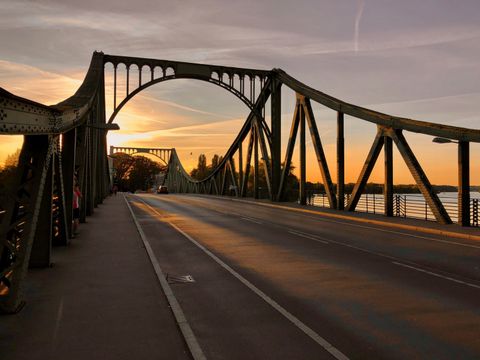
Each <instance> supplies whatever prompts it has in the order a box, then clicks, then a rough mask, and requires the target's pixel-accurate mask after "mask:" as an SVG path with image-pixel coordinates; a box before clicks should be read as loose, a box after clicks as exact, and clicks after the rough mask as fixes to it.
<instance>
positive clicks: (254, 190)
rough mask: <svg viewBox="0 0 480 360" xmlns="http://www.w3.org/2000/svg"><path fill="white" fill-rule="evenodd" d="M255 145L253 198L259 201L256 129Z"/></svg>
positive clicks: (256, 134)
mask: <svg viewBox="0 0 480 360" xmlns="http://www.w3.org/2000/svg"><path fill="white" fill-rule="evenodd" d="M253 131H254V136H255V139H254V143H253V197H254V198H255V199H258V133H257V129H256V128H255V127H254V128H253Z"/></svg>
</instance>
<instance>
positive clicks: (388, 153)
mask: <svg viewBox="0 0 480 360" xmlns="http://www.w3.org/2000/svg"><path fill="white" fill-rule="evenodd" d="M383 141H384V144H383V145H384V146H385V148H384V157H385V183H384V185H383V196H384V200H383V206H384V210H385V216H393V146H392V138H390V137H389V136H384V138H383Z"/></svg>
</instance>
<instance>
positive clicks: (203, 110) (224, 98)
mask: <svg viewBox="0 0 480 360" xmlns="http://www.w3.org/2000/svg"><path fill="white" fill-rule="evenodd" d="M0 9H1V12H0V49H1V50H0V87H3V88H5V89H6V90H8V91H10V92H12V93H14V94H16V95H19V96H23V97H26V98H29V99H32V100H35V101H38V102H41V103H45V104H55V103H57V102H59V101H61V100H63V99H65V98H67V97H69V96H70V95H72V94H73V93H74V92H75V90H76V89H77V88H78V87H79V85H80V84H81V82H82V80H83V78H84V76H85V73H86V70H87V68H88V64H89V62H90V58H91V55H92V52H93V51H94V50H98V51H103V52H105V53H107V54H115V55H128V56H139V57H149V58H158V59H171V60H179V61H189V62H201V63H213V64H221V65H230V66H237V67H251V68H258V69H266V70H268V69H272V68H282V69H283V70H285V71H286V72H288V73H289V74H290V75H292V76H294V77H295V78H297V79H299V80H301V81H303V82H305V83H306V84H308V85H310V86H312V87H314V88H316V89H318V90H321V91H323V92H326V93H327V94H330V95H332V96H335V97H338V98H340V99H342V100H344V101H347V102H350V103H353V104H357V105H361V106H364V107H369V108H372V109H375V110H379V111H382V112H386V113H390V114H392V115H400V116H405V117H410V118H415V119H418V120H425V121H431V122H438V123H443V124H449V125H455V126H462V127H468V128H476V129H478V128H480V61H479V59H480V21H479V19H480V1H478V0H462V1H458V0H448V1H447V0H422V1H418V0H402V1H398V0H364V1H362V0H359V1H357V0H330V1H327V0H311V1H307V0H297V1H283V0H281V1H259V0H256V1H250V0H244V1H221V0H209V1H202V0H196V1H190V0H183V1H162V0H158V1H157V0H136V1H124V0H117V1H113V0H104V1H98V0H82V1H72V0H63V1H53V0H52V1H50V0H39V1H22V0H15V1H12V0H8V1H5V0H0ZM109 70H110V69H109V68H108V67H107V78H106V80H107V96H108V95H111V93H112V89H111V86H109V85H110V83H111V81H110V80H111V78H110V77H109V74H110V71H109ZM283 94H284V97H283V99H282V101H283V103H282V124H283V129H282V130H283V133H284V135H283V143H284V147H285V143H286V138H287V136H288V132H289V130H290V129H289V126H290V123H291V117H292V112H293V106H294V102H295V98H294V93H293V92H292V91H289V90H288V89H284V92H283ZM107 105H110V106H109V108H108V111H107V114H109V113H110V112H111V99H110V98H109V97H108V98H107ZM314 110H315V115H316V117H317V123H318V126H319V130H320V132H321V137H322V141H323V143H324V147H325V151H326V152H327V157H328V161H329V164H330V169H331V172H332V174H335V165H336V164H335V142H336V138H335V134H336V128H335V124H336V122H335V116H336V114H335V113H334V112H333V111H331V110H328V109H325V108H322V107H321V106H320V105H314ZM247 115H248V111H247V108H246V107H245V106H244V105H243V104H242V103H241V102H240V101H239V100H238V99H237V98H235V97H234V96H233V95H231V94H229V93H228V92H226V91H224V90H222V89H220V88H218V87H215V86H214V85H210V84H206V83H203V82H196V81H194V80H174V81H169V82H165V83H161V84H158V85H156V86H153V87H151V88H149V89H148V90H147V91H145V92H142V93H140V94H139V95H138V96H136V97H135V98H134V99H133V100H132V101H131V102H130V103H129V104H128V105H127V106H126V107H125V108H124V109H123V110H122V111H121V112H120V114H119V116H118V117H117V119H116V121H115V122H116V123H118V124H119V125H120V127H121V130H120V131H119V132H116V133H115V134H111V135H110V136H109V143H110V144H111V145H117V146H121V145H131V146H151V147H176V148H177V149H178V151H179V153H180V157H181V159H182V161H183V162H184V163H185V165H186V167H187V168H191V167H192V166H193V165H194V164H195V162H196V159H197V157H198V155H199V154H200V153H205V154H207V158H209V159H210V158H211V156H212V155H213V154H215V153H218V154H223V153H224V152H225V151H226V149H227V148H228V146H229V145H230V143H231V142H232V140H233V139H234V137H235V135H236V134H237V133H238V131H239V129H240V127H241V125H242V123H243V121H244V120H245V118H246V116H247ZM374 134H375V126H374V125H372V124H369V123H365V122H362V121H361V120H358V119H354V118H349V117H347V118H346V144H347V145H346V161H347V164H346V165H347V174H346V175H347V178H346V180H347V181H352V182H353V181H355V180H356V178H357V176H358V173H359V171H360V168H361V166H362V165H363V161H364V158H365V156H366V154H367V152H368V149H369V147H370V145H371V142H372V141H373V136H374ZM406 136H407V139H408V140H409V141H410V143H411V146H412V148H413V149H414V151H415V153H416V155H417V156H418V159H419V161H420V163H421V164H422V166H423V167H424V169H425V170H426V172H427V175H428V176H429V177H430V180H431V182H432V183H436V184H456V179H457V174H456V171H457V169H456V156H457V153H456V151H457V149H456V146H455V145H454V144H445V145H438V144H433V143H432V142H431V140H432V137H429V136H422V135H416V134H409V133H407V134H406ZM19 144H21V137H20V138H19V137H11V136H10V137H9V136H0V163H2V162H3V161H4V160H5V157H6V155H7V154H9V153H12V152H14V151H15V149H16V148H17V147H19V146H20V145H19ZM308 146H309V150H310V151H309V153H308V159H309V168H308V179H309V180H311V181H316V180H319V171H318V169H317V167H316V165H315V163H314V160H315V158H314V154H313V152H312V147H311V141H310V142H309V145H308ZM471 151H472V155H471V156H472V160H471V162H472V177H471V182H472V183H473V184H480V146H479V145H477V144H473V145H472V146H471ZM395 159H396V167H395V182H396V183H412V182H413V179H412V178H411V176H410V175H409V174H408V173H407V171H406V168H405V166H404V165H403V164H402V162H401V161H400V158H399V155H398V153H396V154H395ZM293 161H294V165H298V156H297V155H295V158H294V160H293ZM371 180H373V181H378V182H381V181H382V180H383V158H382V156H381V157H380V159H379V162H378V165H377V167H376V170H375V172H374V174H373V176H372V178H371ZM334 181H336V180H335V177H334Z"/></svg>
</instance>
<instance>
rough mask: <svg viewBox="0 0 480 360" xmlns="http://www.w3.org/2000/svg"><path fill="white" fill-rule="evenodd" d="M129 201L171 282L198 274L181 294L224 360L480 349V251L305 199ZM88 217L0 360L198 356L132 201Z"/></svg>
mask: <svg viewBox="0 0 480 360" xmlns="http://www.w3.org/2000/svg"><path fill="white" fill-rule="evenodd" d="M128 200H129V203H130V204H131V207H132V209H133V213H134V215H135V217H136V219H137V220H138V223H139V226H140V227H141V229H142V231H143V236H144V239H147V241H148V242H149V244H151V249H152V252H153V254H154V255H153V256H154V258H155V259H156V260H157V261H158V263H159V264H160V266H161V268H162V269H163V272H164V273H165V274H166V273H168V274H170V276H172V275H175V276H176V275H187V274H189V275H192V276H193V277H194V280H195V283H181V282H175V279H174V278H172V277H171V278H170V279H173V280H174V281H173V283H172V284H171V285H170V286H171V289H172V290H173V293H174V294H175V296H176V297H177V299H178V302H179V304H180V306H181V307H182V309H183V311H184V313H185V317H186V319H187V321H188V322H189V323H190V325H191V329H192V330H193V333H194V335H195V336H196V338H197V340H198V343H199V344H200V347H201V349H202V350H203V352H204V353H205V355H206V356H207V358H209V359H225V358H228V359H245V358H251V359H269V358H270V359H280V358H288V359H296V358H298V359H309V358H312V359H323V358H325V359H328V358H337V359H341V358H343V357H342V356H343V354H346V355H347V356H349V357H351V358H362V357H363V358H377V359H380V358H407V357H428V356H431V357H436V358H459V357H462V358H476V357H477V358H478V355H479V354H480V342H479V340H478V339H480V336H479V335H480V333H479V328H478V326H475V324H477V325H478V324H479V323H480V322H479V321H480V312H479V311H478V309H479V307H478V305H479V302H478V301H479V300H478V299H479V297H478V292H479V291H480V290H479V289H480V272H479V269H478V261H479V259H480V243H479V242H475V241H471V240H467V239H454V238H451V237H445V236H439V235H433V234H425V233H418V232H413V231H412V230H407V229H403V230H402V229H398V228H397V229H393V228H384V227H383V228H381V229H383V231H378V230H377V229H378V225H376V224H373V223H370V224H366V223H365V221H372V220H374V221H377V220H379V219H383V220H385V221H387V220H386V219H385V218H382V217H379V216H376V217H375V216H371V215H367V214H355V215H354V217H357V220H358V219H360V220H361V221H363V223H361V222H354V223H353V224H356V225H360V226H361V227H356V226H351V224H352V221H351V220H347V219H339V218H337V219H334V218H325V217H319V216H315V215H314V214H311V213H303V214H301V213H295V212H294V211H297V210H298V209H297V210H294V211H292V209H296V206H294V205H282V206H284V207H289V208H290V210H289V211H285V210H282V209H279V208H272V207H270V205H269V204H268V203H266V204H264V205H265V206H253V205H251V204H245V203H241V202H236V201H235V202H234V201H228V200H220V199H215V198H214V197H209V198H207V197H204V196H182V195H180V196H178V195H144V196H128ZM302 209H305V208H302ZM308 209H311V208H308ZM315 211H317V210H315ZM327 212H328V211H327ZM88 221H89V222H88V224H84V225H82V227H81V234H80V236H79V237H78V238H77V239H75V240H74V241H73V242H72V244H71V245H70V246H69V247H67V248H56V249H55V258H54V261H55V266H54V268H52V269H42V270H37V269H34V270H31V271H30V273H29V275H28V278H27V281H28V286H27V294H26V300H27V305H26V306H25V308H24V309H23V310H22V311H21V312H20V313H19V314H17V315H11V316H5V317H3V318H2V319H0V322H1V325H2V326H1V327H0V358H1V359H3V358H5V359H45V358H49V359H65V358H68V359H72V360H73V359H85V358H105V359H107V358H112V359H123V358H125V359H131V358H134V359H136V360H140V359H151V358H160V359H182V358H190V354H189V351H188V347H187V345H186V343H185V341H184V339H183V337H182V334H181V332H180V330H179V328H178V325H177V324H176V322H175V319H174V316H173V314H172V312H171V310H170V308H169V305H168V303H167V301H166V298H165V295H164V293H163V291H162V289H161V287H160V284H159V282H158V279H157V278H156V276H155V273H154V271H153V269H152V265H151V263H150V262H149V258H148V256H147V253H146V251H145V248H144V243H143V242H142V239H141V237H140V235H139V233H138V231H137V229H136V228H135V224H134V222H133V221H132V217H131V214H130V213H129V210H128V208H127V206H126V203H125V202H124V199H123V196H121V195H118V196H116V197H110V198H108V199H107V200H106V201H105V203H104V204H102V205H100V207H99V208H98V209H97V211H96V213H95V216H93V217H91V218H89V220H88ZM388 221H389V220H388ZM342 222H343V225H342V224H341V223H342ZM392 222H393V223H395V224H397V225H398V224H400V225H401V224H407V225H409V226H412V227H414V226H418V225H422V224H424V225H425V223H424V222H421V221H414V220H407V221H400V220H398V219H392ZM348 224H350V225H348ZM428 226H429V227H430V229H432V230H435V231H438V232H441V231H445V229H448V230H449V231H458V232H459V234H460V233H461V234H463V235H473V236H475V235H478V232H479V231H478V229H473V230H472V229H465V228H460V227H452V226H448V227H443V226H441V225H438V224H436V223H428ZM385 230H387V232H385ZM182 231H183V232H184V233H182ZM185 234H186V235H187V237H185ZM412 235H413V236H412ZM429 238H430V240H429ZM262 294H263V295H265V296H264V297H263V298H262V296H263V295H262ZM289 316H290V317H289ZM291 316H293V318H292V317H291ZM330 344H331V345H330ZM332 345H333V346H334V347H335V348H332V347H330V346H332ZM336 348H338V350H339V351H341V353H337V352H336ZM342 353H343V354H342ZM407 355H408V356H407Z"/></svg>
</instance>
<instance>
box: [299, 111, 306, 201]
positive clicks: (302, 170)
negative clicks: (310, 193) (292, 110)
mask: <svg viewBox="0 0 480 360" xmlns="http://www.w3.org/2000/svg"><path fill="white" fill-rule="evenodd" d="M298 111H299V114H300V149H299V150H300V184H299V185H300V189H299V200H300V205H306V204H307V196H306V191H305V190H306V189H305V183H306V177H307V176H306V172H307V166H306V165H307V164H306V149H305V148H306V146H305V110H304V109H303V106H299V107H298Z"/></svg>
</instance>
